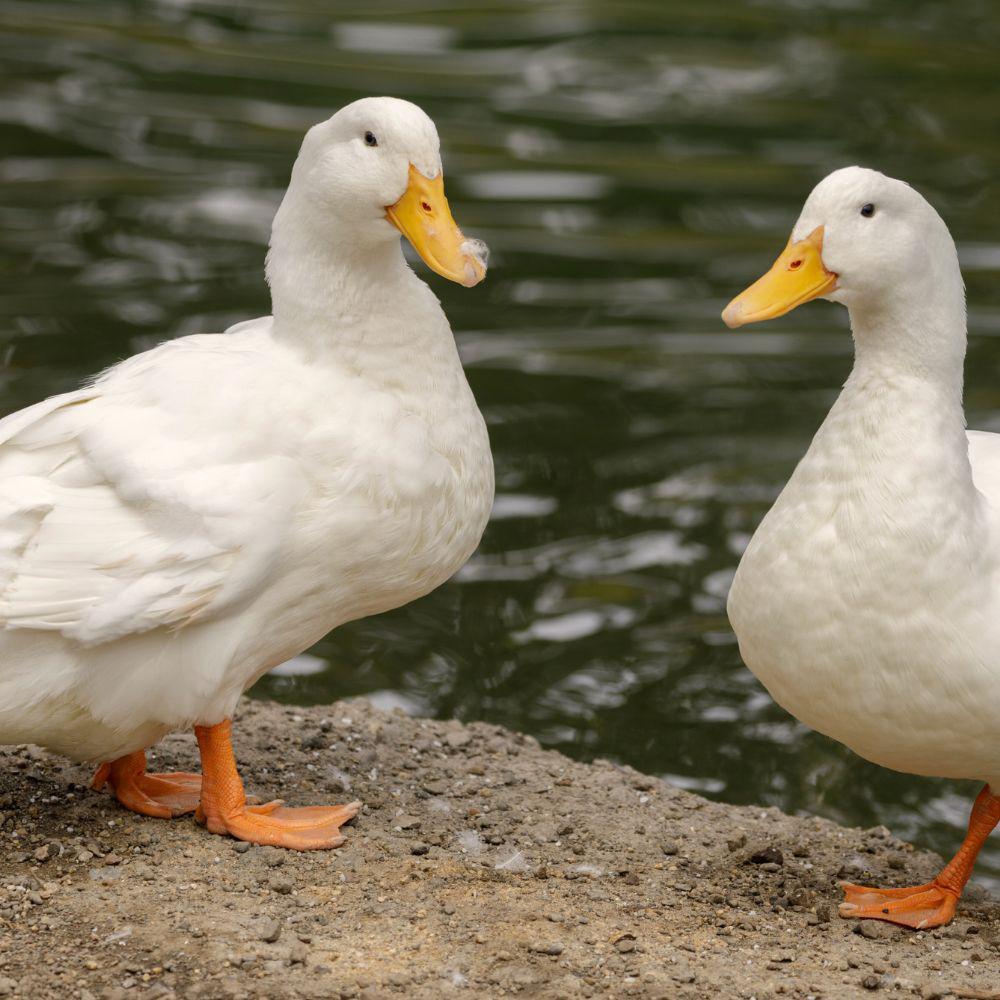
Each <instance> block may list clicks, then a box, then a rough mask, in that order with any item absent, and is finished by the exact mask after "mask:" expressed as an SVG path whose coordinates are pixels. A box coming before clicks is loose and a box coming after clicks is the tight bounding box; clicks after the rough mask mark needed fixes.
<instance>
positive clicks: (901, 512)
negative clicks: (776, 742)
mask: <svg viewBox="0 0 1000 1000" xmlns="http://www.w3.org/2000/svg"><path fill="white" fill-rule="evenodd" d="M817 297H824V298H828V299H831V300H833V301H836V302H840V303H842V304H844V305H846V306H847V308H848V311H849V313H850V319H851V330H852V333H853V336H854V347H855V362H854V368H853V371H852V372H851V375H850V377H849V378H848V380H847V382H846V384H845V385H844V388H843V390H842V392H841V393H840V395H839V397H838V399H837V401H836V403H835V404H834V406H833V407H832V409H831V410H830V413H829V414H828V416H827V418H826V420H825V421H824V422H823V425H822V426H821V427H820V429H819V431H818V432H817V434H816V436H815V437H814V439H813V441H812V444H811V445H810V447H809V450H808V451H807V453H806V455H805V456H804V458H803V459H802V461H801V462H800V463H799V465H798V467H797V468H796V469H795V471H794V473H793V475H792V477H791V479H790V480H789V482H788V483H787V485H786V486H785V488H784V489H783V490H782V492H781V494H780V496H779V497H778V499H777V501H776V502H775V504H774V506H773V507H772V508H771V510H770V511H769V512H768V514H767V515H766V516H765V518H764V520H763V521H762V522H761V524H760V526H759V527H758V529H757V531H756V532H755V533H754V535H753V537H752V539H751V540H750V543H749V544H748V546H747V548H746V551H745V552H744V554H743V557H742V559H741V560H740V564H739V567H738V568H737V571H736V575H735V577H734V580H733V584H732V588H731V591H730V594H729V599H728V611H729V617H730V621H731V622H732V625H733V629H734V631H735V633H736V636H737V639H738V641H739V646H740V652H741V654H742V656H743V659H744V661H745V663H746V664H747V666H748V667H749V668H750V669H751V670H752V671H753V672H754V673H755V674H756V675H757V677H758V678H759V679H760V680H761V682H762V683H763V684H764V685H765V687H766V688H767V689H768V691H769V692H770V693H771V694H772V696H773V697H774V699H775V700H776V701H777V702H778V703H779V704H781V705H782V706H783V707H784V708H786V709H787V710H788V711H789V712H791V713H792V714H793V715H795V716H796V717H797V718H798V719H800V720H801V721H802V722H804V723H806V724H807V725H809V726H811V727H812V728H814V729H816V730H818V731H819V732H822V733H825V734H826V735H828V736H831V737H833V738H834V739H836V740H839V741H840V742H842V743H844V744H846V745H847V746H849V747H850V748H851V749H852V750H854V751H855V752H856V753H858V754H860V755H861V756H863V757H866V758H867V759H869V760H871V761H874V762H875V763H877V764H881V765H883V766H885V767H891V768H893V769H895V770H898V771H908V772H912V773H917V774H926V775H938V776H942V777H949V778H973V779H979V780H981V781H984V782H985V783H986V784H985V786H984V788H983V789H982V791H981V792H980V794H979V796H978V798H977V799H976V802H975V804H974V806H973V809H972V813H971V816H970V821H969V829H968V833H967V835H966V837H965V840H964V841H963V844H962V846H961V847H960V849H959V851H958V853H957V854H956V855H955V857H954V858H953V859H952V861H951V862H949V864H948V865H946V866H945V868H944V869H943V870H942V871H941V873H940V874H939V875H938V876H937V877H936V878H935V879H934V880H933V881H932V882H930V883H927V884H926V885H921V886H915V887H908V888H898V889H896V888H893V889H879V888H870V887H866V886H856V885H851V884H849V883H843V884H842V887H843V889H844V892H845V901H844V903H842V904H841V909H840V912H841V915H842V916H845V917H852V918H854V917H862V918H874V919H878V920H887V921H891V922H895V923H899V924H903V925H904V926H908V927H913V928H917V929H921V928H926V927H935V926H939V925H941V924H944V923H947V922H948V921H949V920H951V918H952V916H953V915H954V913H955V907H956V904H957V902H958V899H959V897H960V895H961V892H962V889H963V887H964V886H965V884H966V882H967V881H968V879H969V876H970V874H971V872H972V867H973V865H974V863H975V859H976V856H977V854H978V852H979V850H980V848H981V846H982V844H983V843H984V841H985V839H986V837H988V836H989V834H990V833H991V831H992V830H993V829H994V827H995V826H996V825H997V823H998V822H1000V797H998V795H997V794H996V792H995V791H994V790H997V791H1000V731H998V729H997V719H998V718H1000V435H996V434H986V433H976V432H973V433H967V432H966V430H965V415H964V412H963V408H962V367H963V361H964V357H965V348H966V313H965V290H964V285H963V282H962V276H961V272H960V270H959V265H958V254H957V252H956V250H955V244H954V242H953V240H952V239H951V235H950V234H949V232H948V229H947V227H946V226H945V224H944V222H943V221H942V220H941V218H940V216H939V215H938V214H937V213H936V212H935V211H934V209H933V208H932V207H931V206H930V205H929V204H928V203H927V201H925V200H924V199H923V198H922V197H921V196H920V195H919V194H918V193H917V192H916V191H914V190H913V189H912V188H910V187H909V185H907V184H904V183H903V182H901V181H897V180H893V179H892V178H888V177H885V176H884V175H882V174H880V173H878V172H876V171H873V170H865V169H862V168H859V167H849V168H845V169H843V170H839V171H836V172H834V173H833V174H830V175H829V176H828V177H827V178H825V179H824V180H823V181H821V182H820V183H819V184H818V185H817V186H816V188H815V189H814V190H813V192H812V194H810V196H809V198H808V199H807V201H806V204H805V206H804V207H803V210H802V213H801V215H800V216H799V219H798V221H797V222H796V224H795V227H794V229H793V232H792V237H791V239H790V240H789V243H788V246H787V247H786V249H785V251H784V252H783V253H782V254H781V255H780V256H779V257H778V259H777V260H776V261H775V263H774V265H773V266H772V268H771V269H770V270H769V271H768V272H767V273H766V274H765V275H764V276H763V277H762V278H760V279H759V280H758V281H757V282H755V283H754V284H753V285H751V286H750V287H749V288H748V289H747V290H746V291H745V292H743V293H742V295H740V296H738V297H737V298H736V299H734V300H733V302H731V303H730V304H729V306H728V307H727V308H726V310H725V312H724V313H723V318H724V319H725V321H726V322H727V323H728V324H729V325H730V326H733V327H736V326H742V325H743V324H744V323H748V322H756V321H758V320H761V319H770V318H773V317H776V316H780V315H782V314H784V313H786V312H788V311H790V310H791V309H794V308H796V307H797V306H798V305H800V304H802V303H803V302H806V301H808V300H810V299H812V298H817Z"/></svg>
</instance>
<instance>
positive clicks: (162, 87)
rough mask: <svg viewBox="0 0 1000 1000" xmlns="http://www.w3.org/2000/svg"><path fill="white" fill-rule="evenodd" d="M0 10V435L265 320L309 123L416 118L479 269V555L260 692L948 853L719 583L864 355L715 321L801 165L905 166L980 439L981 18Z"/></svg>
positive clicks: (987, 184)
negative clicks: (57, 395) (121, 377)
mask: <svg viewBox="0 0 1000 1000" xmlns="http://www.w3.org/2000/svg"><path fill="white" fill-rule="evenodd" d="M0 13H2V14H3V15H4V21H5V24H7V25H8V26H9V28H8V31H7V33H6V34H5V35H4V36H3V38H2V39H0V53H2V56H3V60H4V65H5V67H6V70H7V72H6V73H5V75H4V77H3V79H2V80H0V135H2V140H3V150H4V154H5V156H4V160H3V162H2V163H0V247H2V252H3V261H4V264H3V275H4V277H5V278H6V280H5V281H4V282H3V284H2V286H0V316H2V319H3V322H2V327H0V329H2V332H3V343H2V344H0V357H2V358H3V361H4V364H3V366H2V367H0V385H2V388H3V391H4V403H5V409H7V410H12V409H14V408H16V407H19V406H22V405H26V404H27V403H29V402H32V401H34V400H36V399H38V398H39V397H41V396H43V395H46V394H49V393H52V392H57V391H62V390H64V389H67V388H69V387H71V386H72V385H74V384H76V382H77V381H78V380H79V379H80V378H81V376H82V375H84V374H85V373H88V372H91V371H94V370H97V369H99V368H101V367H103V366H104V365H107V364H110V363H112V362H114V361H115V360H117V359H118V358H120V357H122V356H124V355H127V354H130V353H132V352H134V351H136V350H140V349H142V348H144V347H147V346H149V345H151V344H152V343H155V342H156V341H157V340H158V339H161V338H162V337H164V336H167V335H172V334H174V333H193V332H199V331H204V330H219V329H222V328H224V327H225V326H227V325H229V324H230V323H233V322H236V321H239V320H241V319H245V318H247V317H249V316H254V315H259V314H261V313H263V312H265V311H266V309H267V295H266V289H265V287H264V284H263V280H262V258H263V247H264V244H265V242H266V239H267V233H268V229H269V224H270V218H271V214H272V212H273V210H274V207H275V205H276V204H277V201H278V199H279V198H280V196H281V192H282V190H283V188H284V185H285V183H286V181H287V176H288V171H289V167H290V164H291V161H292V158H293V157H294V154H295V151H296V149H297V146H298V143H299V142H300V140H301V135H302V133H303V131H304V130H305V129H306V128H307V127H308V126H309V125H311V124H312V123H313V122H315V121H317V120H319V119H320V118H322V117H325V116H326V115H328V114H329V113H330V112H331V111H332V110H333V109H334V108H336V107H338V106H340V105H341V104H343V103H345V102H347V101H349V100H352V99H354V98H355V97H358V96H362V95H364V94H369V93H393V94H398V95H400V96H406V97H410V98H411V99H413V100H416V101H418V102H420V103H421V104H422V105H423V106H424V107H425V108H426V109H427V110H428V111H429V112H430V113H431V115H432V116H433V117H434V118H435V119H436V121H437V122H438V124H439V127H440V131H441V133H442V136H443V140H444V146H445V150H444V154H445V164H446V170H447V174H448V189H449V195H450V197H451V199H452V203H453V207H454V210H455V214H456V217H457V218H458V219H460V221H461V223H462V226H463V228H464V229H465V230H466V231H467V232H469V233H471V234H474V235H476V236H481V237H483V238H484V239H486V240H487V241H488V242H489V243H490V245H491V247H492V249H493V251H494V252H493V259H492V267H491V272H490V277H489V280H488V281H487V282H486V283H485V284H484V285H483V286H480V287H479V288H477V289H475V290H474V291H473V292H468V291H466V290H464V289H458V288H452V287H449V286H447V285H445V283H443V282H437V281H434V280H433V278H432V279H431V280H432V283H433V285H434V291H435V293H436V294H438V295H439V296H440V297H441V299H442V301H443V302H444V304H445V307H446V309H447V310H448V313H449V315H450V316H451V318H452V321H453V326H454V327H455V329H456V330H457V331H458V339H459V345H460V349H461V351H462V353H463V355H464V357H465V359H466V361H467V364H468V366H469V373H470V379H471V381H472V383H473V387H474V389H475V391H476V393H477V396H478V398H479V399H480V401H481V403H482V406H483V409H484V411H485V413H486V415H487V418H488V420H489V423H490V429H491V436H492V440H493V444H494V449H495V454H496V464H497V475H498V498H497V506H496V511H495V515H494V518H493V521H492V522H491V525H490V528H489V530H488V532H487V535H486V538H485V539H484V542H483V546H482V548H481V550H480V551H479V552H478V553H477V554H476V556H475V557H474V558H473V560H472V561H471V562H470V563H469V565H468V566H467V567H466V568H465V569H464V570H463V571H462V572H461V573H460V574H459V576H458V577H457V578H456V580H455V581H453V582H452V583H451V584H449V585H448V586H446V587H444V588H442V589H441V590H440V591H438V592H437V593H435V594H433V595H431V596H430V597H429V598H427V599H426V600H424V601H421V602H418V603H417V604H415V605H412V606H410V607H408V608H404V609H400V610H399V611H397V612H394V613H392V614H389V615H385V616H382V617H381V618H379V619H376V620H372V621H365V622H358V623H355V624H352V625H350V626H347V627H345V628H344V629H342V630H340V631H338V632H337V633H336V634H335V635H332V636H330V637H328V638H327V639H326V640H324V641H323V642H322V643H320V644H319V645H318V646H317V647H316V648H315V649H314V650H312V651H311V653H310V654H307V655H306V656H305V657H301V658H299V659H298V661H297V662H296V663H293V664H292V665H290V666H289V667H288V668H287V669H286V670H284V671H283V672H281V673H278V674H276V675H274V676H272V677H270V678H268V679H267V680H266V681H265V682H264V683H263V684H262V685H261V688H260V691H261V693H266V694H271V695H274V696H277V697H281V698H286V699H288V700H290V701H326V700H329V699H330V698H333V697H338V696H342V695H349V694H359V693H366V694H368V695H370V696H372V697H374V698H375V699H376V700H377V701H378V703H379V704H382V705H384V706H386V707H402V708H404V709H405V710H407V711H420V712H429V713H437V714H442V715H449V714H455V715H458V716H461V717H464V718H488V719H492V720H495V721H499V722H503V723H506V724H508V725H511V726H514V727H517V728H520V729H526V730H529V731H531V732H533V733H535V734H536V735H538V736H539V738H541V739H543V740H545V741H546V742H548V743H550V744H552V745H554V746H557V747H559V748H561V749H563V750H565V751H566V752H568V753H571V754H575V755H580V756H585V757H587V756H595V755H601V756H611V757H616V758H618V759H621V760H626V761H629V762H630V763H633V764H635V765H636V766H637V767H640V768H643V769H645V770H648V771H654V772H658V773H662V774H667V775H671V776H673V777H674V779H675V780H677V781H679V782H681V783H684V784H686V785H687V786H688V787H694V788H697V789H699V790H701V791H704V792H705V793H706V794H711V795H717V796H719V797H722V798H725V799H728V800H732V801H740V802H774V803H777V804H779V805H781V806H782V807H784V808H786V809H791V810H795V809H808V810H814V811H818V812H822V813H824V814H826V815H830V816H834V817H835V818H838V819H841V820H846V821H848V822H852V823H862V824H869V825H870V824H874V823H876V822H883V821H884V822H886V823H887V824H888V825H890V826H891V827H893V828H894V829H895V830H896V831H897V832H899V833H901V834H903V835H906V836H915V837H917V838H918V839H920V840H921V841H922V842H924V843H927V844H931V845H934V846H936V847H938V848H939V849H942V850H949V849H950V848H951V847H952V846H953V845H954V843H955V842H956V840H957V830H958V828H959V827H961V826H963V825H964V816H965V811H966V808H967V803H968V799H967V798H966V797H965V795H966V790H965V789H964V788H962V787H961V786H956V785H955V784H954V783H945V782H934V781H928V780H926V779H917V778H908V777H905V776H900V775H895V774H892V773H890V772H887V771H881V770H879V769H878V768H874V767H872V766H870V765H868V764H866V763H864V762H863V761H860V760H858V759H857V758H855V757H853V756H852V755H851V754H850V753H848V752H847V751H846V750H844V749H843V748H840V747H838V746H836V745H835V744H832V743H830V742H829V741H827V740H825V739H823V738H821V737H818V736H816V735H815V734H810V733H808V732H806V731H805V730H804V729H803V728H802V727H801V726H799V725H798V724H797V723H795V722H794V720H790V719H789V718H788V717H787V716H786V715H785V714H784V713H783V712H782V711H781V710H780V709H778V708H776V707H775V706H774V705H773V704H772V703H771V701H770V699H769V698H768V697H767V696H766V694H764V693H763V692H762V691H761V689H760V687H759V685H757V683H756V681H755V680H754V679H753V677H752V676H751V675H750V674H749V673H748V672H747V671H746V670H744V669H743V667H742V666H741V664H740V662H739V657H738V654H737V651H736V648H735V645H734V643H733V639H732V635H731V633H730V631H729V629H728V625H727V622H726V618H725V607H724V605H725V592H726V588H727V586H728V582H729V579H730V577H731V574H732V571H733V567H734V566H735V563H736V560H737V559H738V556H739V553H740V552H741V551H742V548H743V546H744V545H745V543H746V540H747V538H748V537H749V535H750V533H751V532H752V531H753V529H754V527H755V526H756V524H757V522H758V521H759V519H760V517H761V515H762V514H763V512H764V511H765V510H766V509H767V506H768V505H769V503H770V502H771V500H772V499H773V497H774V496H775V495H776V493H777V491H778V490H779V489H780V487H781V484H782V483H783V482H784V481H785V479H786V478H787V476H788V474H789V472H790V470H791V468H792V467H793V465H794V463H795V461H796V460H797V458H798V457H799V456H800V455H801V453H802V452H803V450H804V449H805V447H806V445H807V443H808V441H809V439H810V437H811V435H812V433H813V431H814V430H815V428H816V426H817V425H818V424H819V422H820V420H821V419H822V417H823V415H824V414H825V411H826V409H827V407H828V406H829V405H830V403H831V402H832V400H833V398H834V396H835V393H836V389H837V386H838V385H839V384H840V383H841V382H842V381H843V379H844V377H845V376H846V373H847V371H848V370H849V366H850V341H849V338H848V337H847V335H846V323H845V318H844V316H843V315H842V313H841V312H839V311H838V310H836V309H835V308H834V307H832V306H829V305H824V304H816V305H812V306H810V307H809V308H808V309H807V310H802V311H800V312H799V313H796V314H795V315H793V316H790V317H787V318H786V319H785V320H784V321H782V322H781V323H780V324H774V325H772V326H770V327H766V328H763V329H760V328H757V329H754V330H752V331H746V332H740V333H738V334H733V333H729V332H726V331H724V330H723V329H722V327H721V324H720V321H719V319H718V314H719V310H720V309H721V307H722V305H723V304H724V303H725V301H727V300H728V298H729V297H730V296H731V295H732V293H733V292H734V291H736V290H738V289H740V288H742V287H743V286H744V285H745V284H746V283H747V281H748V280H749V279H751V278H753V277H755V276H756V275H757V274H758V273H760V270H761V268H762V266H763V265H765V264H766V263H768V262H769V261H770V260H771V259H772V258H773V257H774V256H775V255H776V253H777V252H778V251H779V250H780V249H781V247H782V246H783V245H784V242H785V239H786V238H787V234H788V231H789V228H790V227H791V225H792V223H793V221H794V219H795V217H796V215H797V213H798V209H799V206H800V204H801V201H802V199H803V197H804V196H805V194H806V193H807V192H808V190H809V189H810V187H811V186H812V184H813V183H814V182H815V180H816V179H817V178H818V177H819V176H821V175H822V174H823V173H825V172H827V171H828V170H830V169H832V168H834V167H837V166H841V165H843V164H845V163H851V162H861V163H866V164H870V165H875V166H878V167H880V168H881V169H883V170H885V171H887V172H889V173H894V174H897V175H901V176H904V177H906V178H907V179H908V180H910V181H911V182H912V183H914V184H916V185H918V186H919V187H920V188H921V189H922V190H923V191H925V192H926V193H927V194H928V196H929V197H931V198H932V200H934V202H935V203H936V204H937V205H938V206H939V208H940V209H941V211H942V212H943V214H944V215H945V217H946V218H947V220H948V221H949V224H950V225H951V227H952V230H953V232H954V233H955V235H956V237H957V238H958V240H959V243H960V251H961V256H962V261H963V265H964V267H965V269H966V277H967V282H968V289H969V300H970V306H971V308H970V322H971V329H972V341H971V345H970V363H969V370H968V400H969V408H970V422H971V423H972V424H973V425H974V426H980V427H992V428H994V429H998V430H1000V382H998V380H997V377H996V374H997V371H998V370H1000V346H998V341H997V339H996V335H997V334H998V333H1000V290H998V282H997V271H998V270H1000V241H998V235H997V233H998V228H997V220H998V219H1000V183H998V181H997V179H996V178H997V177H998V175H1000V171H998V169H997V167H998V158H1000V143H998V140H997V138H996V136H995V134H994V131H991V125H990V123H992V121H993V120H994V118H995V109H994V103H995V97H994V95H995V90H996V83H997V69H996V58H995V52H996V45H997V41H998V38H997V34H998V27H997V21H996V19H995V18H994V17H992V16H991V15H992V5H991V4H990V3H988V2H987V0H956V2H953V3H950V4H947V5H945V4H940V3H938V2H930V0H922V2H921V0H918V2H910V0H892V2H886V3H880V4H877V5H875V4H870V3H867V2H864V0H859V2H857V3H841V2H837V3H820V2H816V3H809V2H805V0H802V2H794V3H791V2H782V0H773V2H765V0H761V2H757V3H753V4H745V3H736V2H728V0H727V2H723V3H718V4H715V5H712V7H711V10H708V8H706V5H705V4H704V3H703V2H695V0H679V2H672V3H670V4H650V3H645V2H641V0H629V2H625V3H610V2H607V0H605V2H598V0H591V2H584V0H557V2H555V3H545V4H542V3H534V2H531V0H500V2H499V3H498V4H494V5H493V6H491V7H489V8H482V7H481V6H472V5H464V4H462V3H461V2H456V3H454V4H450V5H447V6H446V7H444V8H441V7H439V8H435V10H434V11H423V10H421V9H420V8H418V7H415V6H414V5H412V4H404V3H402V2H401V0H397V2H386V0H376V2H371V0H365V2H364V3H362V2H361V0H346V2H343V3H338V4H337V5H336V15H335V16H331V15H330V13H329V9H328V8H327V7H324V6H323V5H315V4H311V3H308V2H307V0H286V2H284V3H283V4H281V5H280V6H275V5H269V4H265V3H256V2H255V3H240V4H236V3H234V2H228V0H188V2H185V3H183V4H177V3H174V2H172V0H171V2H166V0H164V2H152V0H149V2H146V3H138V4H137V3H126V2H125V0H107V2H105V3H102V4H91V3H86V2H83V0H78V2H72V0H52V2H38V0H31V2H28V0H25V2H11V0H0ZM990 859H991V860H992V864H993V867H994V870H1000V852H997V851H996V850H994V853H993V854H992V855H991V856H990Z"/></svg>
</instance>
